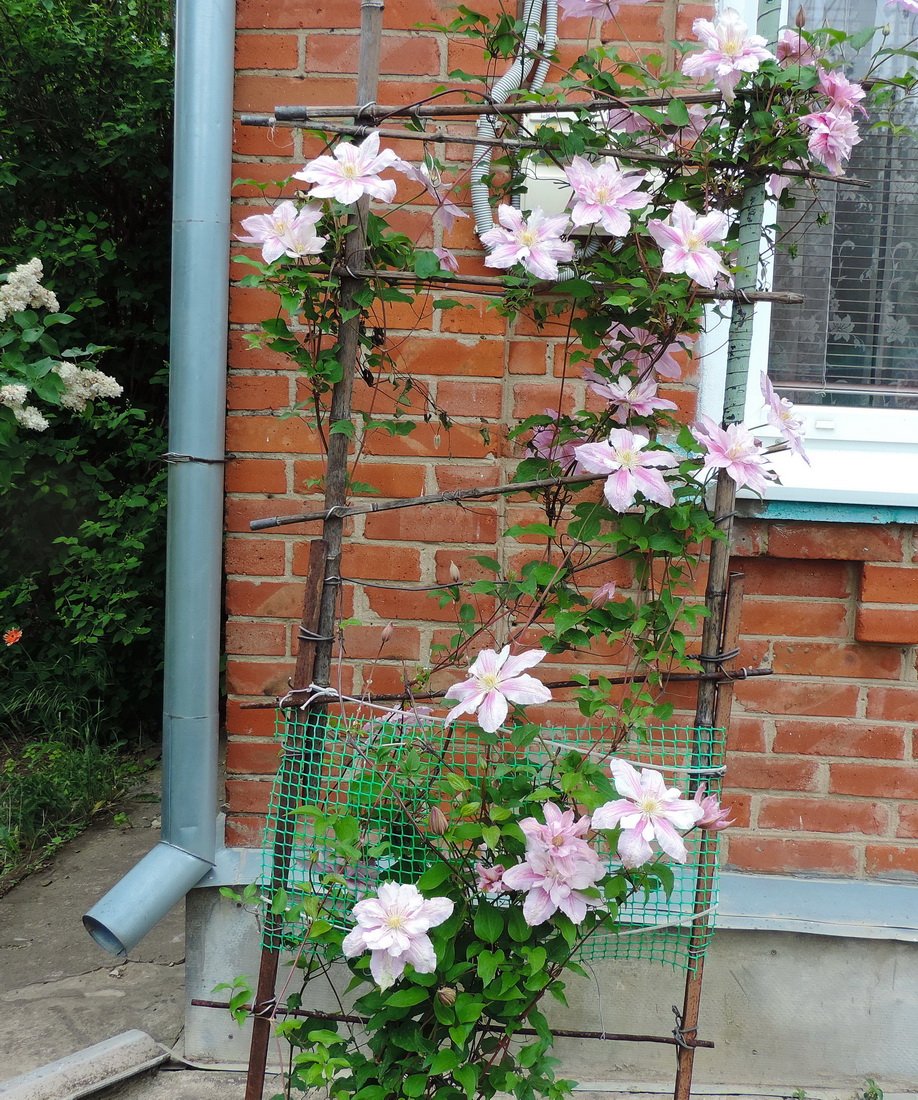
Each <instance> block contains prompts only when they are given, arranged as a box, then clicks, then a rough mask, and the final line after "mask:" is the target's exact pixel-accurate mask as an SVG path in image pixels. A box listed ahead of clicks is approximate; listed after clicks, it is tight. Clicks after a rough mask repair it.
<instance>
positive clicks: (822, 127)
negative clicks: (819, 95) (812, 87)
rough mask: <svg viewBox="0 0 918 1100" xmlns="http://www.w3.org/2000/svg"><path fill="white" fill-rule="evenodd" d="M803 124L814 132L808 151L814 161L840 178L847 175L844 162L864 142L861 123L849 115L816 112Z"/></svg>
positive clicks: (808, 144)
mask: <svg viewBox="0 0 918 1100" xmlns="http://www.w3.org/2000/svg"><path fill="white" fill-rule="evenodd" d="M800 121H801V122H802V123H803V124H804V125H805V126H809V128H810V129H811V130H812V131H813V132H812V133H811V134H810V137H809V141H808V142H807V148H808V149H809V150H810V154H811V155H812V157H813V159H814V160H818V161H819V162H820V163H821V164H824V165H825V166H826V168H828V169H829V171H830V172H831V173H832V174H833V175H836V176H843V175H844V174H845V166H844V162H845V161H846V160H847V159H848V157H850V156H851V150H852V149H853V148H854V146H855V145H857V144H858V142H860V140H861V138H860V137H859V135H858V132H857V123H856V122H855V121H854V119H853V118H852V116H851V115H850V114H849V113H848V112H847V111H839V112H838V113H836V112H835V111H816V112H815V113H813V114H811V115H804V116H803V118H801V119H800Z"/></svg>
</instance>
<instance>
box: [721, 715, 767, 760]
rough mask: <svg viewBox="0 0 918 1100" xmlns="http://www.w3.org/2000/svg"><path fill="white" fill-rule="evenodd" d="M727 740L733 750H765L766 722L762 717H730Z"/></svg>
mask: <svg viewBox="0 0 918 1100" xmlns="http://www.w3.org/2000/svg"><path fill="white" fill-rule="evenodd" d="M727 741H728V744H729V746H730V751H731V752H765V750H766V748H767V745H766V743H765V723H764V721H763V720H762V719H761V718H745V717H743V716H742V715H739V714H733V715H731V717H730V725H729V728H728V730H727Z"/></svg>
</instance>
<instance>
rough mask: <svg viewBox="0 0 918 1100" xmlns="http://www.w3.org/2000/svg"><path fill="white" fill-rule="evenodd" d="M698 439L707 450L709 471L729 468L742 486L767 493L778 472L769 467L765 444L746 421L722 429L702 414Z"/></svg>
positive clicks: (706, 463)
mask: <svg viewBox="0 0 918 1100" xmlns="http://www.w3.org/2000/svg"><path fill="white" fill-rule="evenodd" d="M694 432H695V438H696V439H697V440H698V441H699V442H700V443H701V444H702V445H703V446H704V447H705V448H706V449H707V454H706V455H705V456H704V465H705V468H706V469H709V470H726V471H727V473H728V474H729V475H730V477H732V478H733V480H734V481H735V482H736V487H737V488H738V489H742V488H743V486H746V485H747V486H748V487H749V488H750V489H752V490H753V492H756V493H764V492H765V490H766V489H767V488H768V483H769V481H774V480H775V475H774V474H773V473H772V471H771V470H769V469H768V468H767V465H766V463H767V461H768V460H767V459H766V458H765V456H764V455H763V454H762V453H761V450H760V447H761V444H760V443H759V441H758V440H757V439H753V437H752V435H751V434H750V432H749V430H748V429H747V428H744V427H743V426H742V424H731V425H730V427H729V428H721V427H720V426H719V425H718V424H715V423H714V421H713V420H712V419H711V418H710V417H709V416H702V417H700V418H699V422H698V424H697V425H696V427H695V429H694Z"/></svg>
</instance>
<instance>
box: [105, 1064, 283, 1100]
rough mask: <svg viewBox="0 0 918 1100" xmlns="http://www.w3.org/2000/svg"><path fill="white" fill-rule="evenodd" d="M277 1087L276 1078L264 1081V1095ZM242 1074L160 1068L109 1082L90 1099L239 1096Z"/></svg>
mask: <svg viewBox="0 0 918 1100" xmlns="http://www.w3.org/2000/svg"><path fill="white" fill-rule="evenodd" d="M280 1091H281V1083H280V1081H279V1080H278V1079H275V1078H269V1079H268V1080H267V1081H266V1083H265V1096H272V1095H274V1094H275V1093H277V1092H280ZM244 1096H245V1074H243V1073H227V1072H223V1071H219V1070H206V1071H205V1070H196V1069H184V1070H182V1069H180V1070H176V1069H161V1070H157V1071H156V1072H154V1073H145V1074H143V1076H141V1077H135V1078H134V1079H133V1080H131V1081H124V1082H122V1083H121V1084H120V1085H113V1086H112V1087H111V1088H108V1089H105V1090H104V1091H103V1092H99V1093H97V1094H96V1097H95V1098H94V1100H243V1098H244Z"/></svg>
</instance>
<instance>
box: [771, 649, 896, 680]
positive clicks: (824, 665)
mask: <svg viewBox="0 0 918 1100" xmlns="http://www.w3.org/2000/svg"><path fill="white" fill-rule="evenodd" d="M772 667H773V668H774V670H775V672H788V673H798V674H799V675H801V676H840V677H845V678H847V679H856V680H860V679H875V680H882V679H885V680H898V679H899V676H900V675H901V671H902V654H901V652H900V651H899V650H895V649H890V648H888V647H887V646H876V645H868V644H864V645H839V644H836V643H832V642H775V645H774V656H773V659H772Z"/></svg>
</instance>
